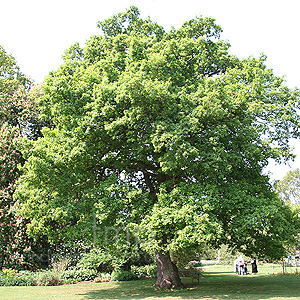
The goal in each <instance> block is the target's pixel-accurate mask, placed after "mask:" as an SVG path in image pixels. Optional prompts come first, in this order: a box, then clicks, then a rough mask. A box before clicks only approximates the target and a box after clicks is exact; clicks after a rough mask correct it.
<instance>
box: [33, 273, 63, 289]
mask: <svg viewBox="0 0 300 300" xmlns="http://www.w3.org/2000/svg"><path fill="white" fill-rule="evenodd" d="M37 284H38V285H45V286H48V285H59V284H61V279H60V275H59V274H58V273H56V272H53V271H51V270H48V271H43V272H40V273H39V274H38V276H37Z"/></svg>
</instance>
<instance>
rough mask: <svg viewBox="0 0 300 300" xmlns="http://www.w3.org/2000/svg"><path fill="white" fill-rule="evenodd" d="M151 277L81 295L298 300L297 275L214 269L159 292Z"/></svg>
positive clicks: (101, 297)
mask: <svg viewBox="0 0 300 300" xmlns="http://www.w3.org/2000/svg"><path fill="white" fill-rule="evenodd" d="M154 283H155V281H154V280H144V281H131V282H120V283H116V284H114V285H112V286H111V288H110V287H109V285H106V286H105V287H104V286H103V287H101V284H99V288H97V287H96V286H95V290H92V291H88V292H86V293H85V294H81V296H83V299H149V300H150V299H205V300H209V299H211V300H212V299H241V300H242V299H243V300H246V299H247V300H259V299H270V298H274V297H280V299H300V285H299V277H295V276H287V277H286V276H268V275H266V276H264V275H261V276H252V275H246V276H235V275H232V273H231V274H230V273H228V272H224V273H221V274H220V273H219V272H213V273H210V274H207V275H205V277H204V278H202V279H201V282H200V285H193V284H191V282H188V281H186V282H184V283H185V285H186V288H185V289H181V290H175V291H162V290H158V289H156V288H155V287H154Z"/></svg>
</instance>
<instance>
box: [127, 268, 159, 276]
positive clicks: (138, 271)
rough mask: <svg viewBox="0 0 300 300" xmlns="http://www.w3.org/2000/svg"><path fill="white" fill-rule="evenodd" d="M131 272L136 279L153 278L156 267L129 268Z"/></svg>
mask: <svg viewBox="0 0 300 300" xmlns="http://www.w3.org/2000/svg"><path fill="white" fill-rule="evenodd" d="M131 271H132V272H133V273H134V274H135V275H136V277H137V278H146V277H148V278H155V277H156V276H157V267H156V265H146V266H140V267H137V266H131Z"/></svg>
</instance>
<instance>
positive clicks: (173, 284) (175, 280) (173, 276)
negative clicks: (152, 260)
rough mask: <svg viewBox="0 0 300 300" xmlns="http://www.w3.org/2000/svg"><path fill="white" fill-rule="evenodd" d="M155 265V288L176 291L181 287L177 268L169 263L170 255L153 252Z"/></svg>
mask: <svg viewBox="0 0 300 300" xmlns="http://www.w3.org/2000/svg"><path fill="white" fill-rule="evenodd" d="M155 257H156V264H157V281H156V286H157V287H160V288H164V289H177V288H180V287H182V283H181V280H180V277H179V275H178V268H177V267H176V265H175V264H174V263H173V262H172V261H171V258H170V253H169V252H167V253H163V252H161V251H155Z"/></svg>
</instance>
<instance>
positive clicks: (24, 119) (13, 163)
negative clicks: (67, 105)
mask: <svg viewBox="0 0 300 300" xmlns="http://www.w3.org/2000/svg"><path fill="white" fill-rule="evenodd" d="M30 84H31V82H30V80H29V79H28V78H27V77H26V76H25V75H23V74H22V73H21V72H20V70H19V67H18V66H17V64H16V61H15V59H14V58H13V57H12V56H11V55H9V54H8V53H6V52H5V50H4V48H3V47H2V46H0V247H1V253H0V268H1V267H17V268H20V267H21V266H22V265H23V267H24V264H25V263H30V266H29V265H27V266H26V267H29V268H30V267H35V263H36V262H38V263H43V261H42V260H44V259H42V260H41V257H40V255H41V254H42V253H44V250H45V249H44V248H43V246H44V245H42V244H38V243H35V242H34V241H33V239H32V238H29V237H28V235H27V234H26V223H27V220H25V219H23V218H20V217H17V216H16V209H17V205H18V203H17V202H16V201H15V200H14V199H13V193H14V191H15V188H16V180H17V179H18V178H19V176H20V169H19V168H18V165H20V164H23V163H24V159H23V156H22V154H21V152H20V151H18V150H17V148H16V145H15V142H16V141H17V140H19V139H20V138H21V136H22V135H26V136H27V137H30V138H35V137H36V136H37V134H38V131H39V129H38V127H36V126H35V125H34V122H33V120H34V119H36V113H37V106H36V104H35V102H34V97H33V96H34V95H35V94H36V93H37V92H36V90H32V91H30V92H29V87H30ZM40 127H41V126H40Z"/></svg>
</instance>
